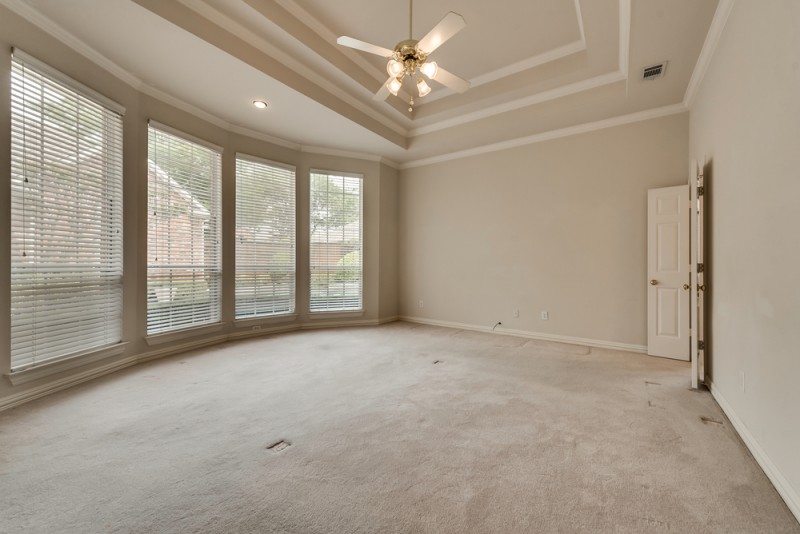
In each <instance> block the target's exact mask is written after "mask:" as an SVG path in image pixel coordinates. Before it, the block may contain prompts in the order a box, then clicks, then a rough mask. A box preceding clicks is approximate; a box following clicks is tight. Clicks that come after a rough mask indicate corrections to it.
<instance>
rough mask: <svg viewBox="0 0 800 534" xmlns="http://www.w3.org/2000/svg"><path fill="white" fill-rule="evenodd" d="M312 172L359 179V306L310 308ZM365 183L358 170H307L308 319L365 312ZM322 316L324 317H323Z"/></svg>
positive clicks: (313, 168) (354, 314)
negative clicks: (330, 308) (325, 308)
mask: <svg viewBox="0 0 800 534" xmlns="http://www.w3.org/2000/svg"><path fill="white" fill-rule="evenodd" d="M312 174H325V175H328V176H331V175H333V176H342V177H345V178H358V179H359V180H361V190H360V191H359V197H360V198H359V206H358V234H359V239H360V241H361V250H360V254H359V260H360V261H361V295H360V298H361V306H359V307H358V308H348V309H332V310H312V309H311V224H310V223H311V175H312ZM365 184H366V177H365V175H364V174H363V173H360V172H351V171H334V170H329V169H321V168H316V167H311V168H309V170H308V209H309V211H308V216H307V217H306V223H308V224H309V227H308V229H309V231H308V242H307V243H306V245H307V246H308V248H307V249H306V250H308V263H307V265H306V269H307V272H308V283H307V289H308V300H307V302H306V304H307V305H308V317H309V319H314V318H332V317H333V318H335V317H336V316H341V317H353V316H359V317H360V316H362V315H364V313H365V312H366V309H365V308H364V288H365V287H366V286H365V284H364V257H365V256H366V254H365V253H364V243H365V241H364V204H365V202H364V200H365V196H364V191H365ZM323 316H324V317H323Z"/></svg>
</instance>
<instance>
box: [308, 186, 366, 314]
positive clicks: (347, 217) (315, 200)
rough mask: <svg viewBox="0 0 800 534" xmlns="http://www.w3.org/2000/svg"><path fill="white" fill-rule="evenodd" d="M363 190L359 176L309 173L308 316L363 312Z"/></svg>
mask: <svg viewBox="0 0 800 534" xmlns="http://www.w3.org/2000/svg"><path fill="white" fill-rule="evenodd" d="M362 188H363V179H362V178H361V177H359V176H347V175H341V174H335V173H326V172H319V171H312V172H311V192H310V202H311V206H310V219H311V220H310V223H311V240H310V241H311V242H310V244H309V245H310V259H309V268H310V273H311V279H310V284H311V287H310V302H309V306H310V310H311V311H312V312H324V311H346V310H359V309H361V308H362V306H363V267H362V256H363V254H362V249H363V241H362V221H361V210H362Z"/></svg>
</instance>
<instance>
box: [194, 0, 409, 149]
mask: <svg viewBox="0 0 800 534" xmlns="http://www.w3.org/2000/svg"><path fill="white" fill-rule="evenodd" d="M179 1H180V2H181V3H182V4H183V5H184V6H185V7H187V8H188V9H191V10H192V11H194V12H195V13H197V14H199V15H201V16H202V17H204V18H205V19H207V20H209V21H211V22H213V23H214V24H216V25H218V26H219V27H221V28H223V29H225V30H226V31H228V32H230V33H231V34H233V35H236V36H238V37H240V38H242V39H243V40H244V41H246V42H247V43H248V44H250V45H252V46H254V47H256V48H257V49H258V50H260V51H261V52H263V53H264V54H267V55H268V56H271V57H273V58H275V59H276V60H278V61H280V62H281V63H283V64H284V65H286V66H287V67H289V68H290V69H292V70H293V71H295V72H296V73H297V74H299V75H300V76H302V77H303V78H305V79H307V80H309V81H310V82H312V83H314V84H316V85H318V86H320V87H326V88H327V90H328V91H329V92H330V93H331V94H333V95H334V96H336V97H337V98H339V99H341V100H342V101H343V102H346V103H347V104H349V105H351V106H353V107H354V108H356V109H358V110H359V111H361V112H362V113H364V114H366V115H368V116H369V117H370V118H372V119H374V120H376V121H378V122H380V123H381V124H383V125H384V126H386V127H387V128H390V129H391V130H392V131H394V132H395V133H398V134H400V135H402V136H407V135H408V130H407V129H406V128H404V127H403V126H402V125H400V124H398V123H397V122H395V121H394V120H392V119H390V118H388V117H387V116H386V115H385V114H384V113H381V112H379V111H377V110H375V109H373V108H372V107H370V106H369V105H368V104H365V103H364V102H363V101H362V100H360V99H358V98H356V97H354V96H352V95H351V94H350V93H348V92H347V91H345V90H343V89H341V88H340V87H339V84H338V82H333V81H332V80H330V79H328V78H326V77H325V76H323V75H321V74H319V73H318V72H317V71H316V70H314V69H313V68H311V67H308V66H307V65H306V64H304V63H302V62H301V61H299V60H297V59H296V58H294V57H293V56H291V55H290V54H288V53H286V52H284V51H283V50H281V49H280V48H279V47H277V46H275V45H273V44H272V43H270V42H269V41H267V40H265V39H263V38H262V37H261V36H259V35H257V34H256V33H254V32H253V31H251V30H249V29H248V28H246V27H245V26H243V25H242V24H240V23H239V22H237V21H235V20H233V19H232V18H230V17H229V16H227V15H225V14H224V13H223V12H221V11H219V10H217V9H216V8H214V7H213V6H211V5H209V4H207V3H205V2H188V1H186V0H179ZM279 3H280V2H279ZM297 9H300V8H297ZM301 11H302V12H303V13H305V11H303V10H302V9H301ZM290 13H292V12H291V11H290ZM292 15H294V16H297V15H296V14H295V13H292ZM308 16H309V17H310V15H308ZM300 20H301V21H302V22H303V23H305V24H306V25H307V26H308V20H306V19H305V18H300ZM309 27H310V26H309ZM312 30H313V28H312ZM292 38H294V39H297V38H296V37H295V36H293V35H292ZM298 41H299V40H298ZM299 42H302V41H299ZM379 79H380V78H379ZM380 81H381V82H383V81H384V80H383V79H380ZM361 89H363V88H361ZM364 90H365V89H364ZM401 116H402V115H401Z"/></svg>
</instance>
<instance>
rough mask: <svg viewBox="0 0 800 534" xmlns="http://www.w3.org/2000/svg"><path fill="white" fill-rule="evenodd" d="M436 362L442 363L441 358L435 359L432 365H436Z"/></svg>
mask: <svg viewBox="0 0 800 534" xmlns="http://www.w3.org/2000/svg"><path fill="white" fill-rule="evenodd" d="M437 363H442V360H435V361H434V362H433V364H434V365H436V364H437Z"/></svg>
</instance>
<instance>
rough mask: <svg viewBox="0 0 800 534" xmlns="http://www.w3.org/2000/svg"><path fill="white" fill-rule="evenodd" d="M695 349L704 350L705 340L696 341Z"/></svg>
mask: <svg viewBox="0 0 800 534" xmlns="http://www.w3.org/2000/svg"><path fill="white" fill-rule="evenodd" d="M697 350H706V342H705V341H702V340H698V341H697Z"/></svg>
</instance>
